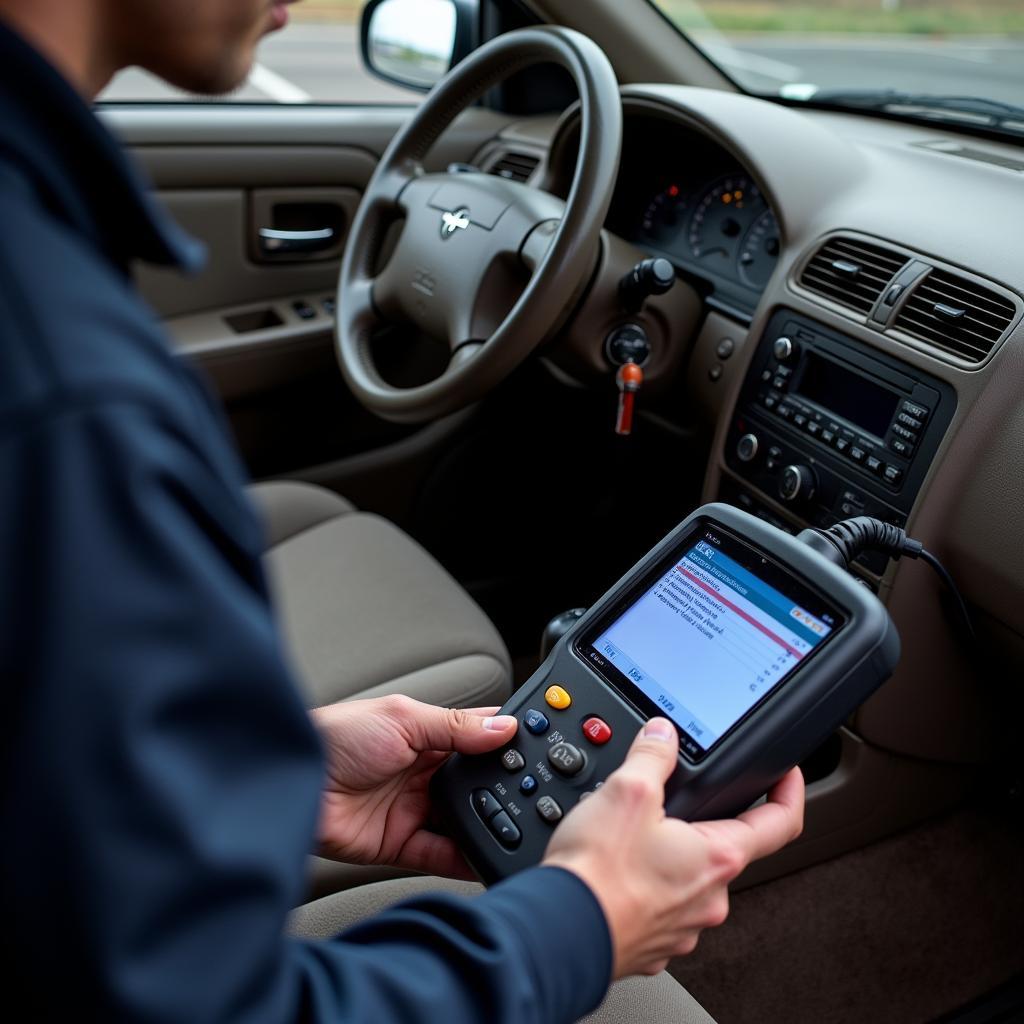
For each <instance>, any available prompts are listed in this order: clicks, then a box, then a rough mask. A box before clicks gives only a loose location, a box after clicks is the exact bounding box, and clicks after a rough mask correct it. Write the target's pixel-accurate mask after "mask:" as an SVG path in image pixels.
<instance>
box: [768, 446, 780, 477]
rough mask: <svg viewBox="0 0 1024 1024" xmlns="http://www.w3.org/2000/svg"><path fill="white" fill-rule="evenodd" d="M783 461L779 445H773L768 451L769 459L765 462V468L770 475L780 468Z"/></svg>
mask: <svg viewBox="0 0 1024 1024" xmlns="http://www.w3.org/2000/svg"><path fill="white" fill-rule="evenodd" d="M781 461H782V449H781V448H779V447H778V446H777V445H772V447H771V448H769V449H768V457H767V458H766V459H765V460H764V468H765V469H767V470H768V472H769V473H774V472H775V470H777V469H778V468H779V463H780V462H781Z"/></svg>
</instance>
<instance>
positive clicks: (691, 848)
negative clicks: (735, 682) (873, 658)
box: [544, 718, 804, 978]
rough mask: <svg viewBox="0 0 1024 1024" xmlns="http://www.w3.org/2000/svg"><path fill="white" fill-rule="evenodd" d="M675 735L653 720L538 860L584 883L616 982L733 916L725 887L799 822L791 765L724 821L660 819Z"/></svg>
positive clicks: (798, 778) (687, 947)
mask: <svg viewBox="0 0 1024 1024" xmlns="http://www.w3.org/2000/svg"><path fill="white" fill-rule="evenodd" d="M678 750H679V739H678V734H677V733H676V729H675V726H674V725H672V723H671V722H669V721H668V720H667V719H664V718H652V719H651V720H650V721H649V722H648V723H647V725H646V726H645V727H644V729H643V731H642V732H641V733H640V735H639V736H638V737H637V738H636V740H635V741H634V743H633V746H632V747H631V748H630V751H629V754H628V755H627V757H626V760H625V761H624V762H623V763H622V766H621V767H620V768H619V769H618V770H617V771H615V772H613V773H612V774H611V775H609V776H608V781H607V782H606V783H605V784H604V785H603V786H602V787H601V788H600V789H599V790H598V791H597V792H596V793H595V794H594V795H593V796H591V797H590V798H589V799H587V800H585V801H583V802H581V803H579V804H577V806H576V807H574V808H573V810H572V812H571V813H570V814H568V815H566V817H565V820H564V821H563V822H562V823H561V825H560V826H559V827H558V828H557V829H556V830H555V832H554V834H553V835H552V837H551V842H550V843H549V844H548V849H547V853H546V854H545V857H544V863H545V864H550V865H555V866H558V867H563V868H566V869H568V870H569V871H572V872H574V873H575V874H577V875H579V876H580V878H582V879H583V881H584V882H586V883H587V885H589V886H590V888H591V890H592V891H593V893H594V895H595V896H596V897H597V900H598V902H599V903H600V904H601V906H602V908H603V909H604V912H605V917H606V918H607V921H608V928H609V931H610V932H611V936H612V945H613V948H614V954H615V966H614V973H615V977H616V978H622V977H624V976H626V975H629V974H656V973H658V972H659V971H662V970H664V968H665V965H666V964H667V963H668V961H669V959H670V958H671V957H674V956H683V955H685V954H687V953H690V952H692V951H693V949H694V947H695V946H696V945H697V938H698V936H699V935H700V933H701V931H702V930H703V929H704V928H712V927H714V926H715V925H719V924H721V923H722V922H723V921H724V920H725V918H726V915H727V914H728V912H729V897H728V884H729V882H731V881H732V879H734V878H735V877H736V876H737V875H738V874H739V873H740V872H741V871H742V870H743V869H744V868H745V867H746V866H747V865H748V864H749V863H750V862H751V861H752V860H757V859H758V858H759V857H764V856H767V855H768V854H769V853H774V852H775V851H776V850H778V849H779V848H780V847H782V846H785V844H786V843H788V842H789V841H790V840H792V839H795V838H796V837H797V836H798V835H799V834H800V830H801V828H802V827H803V813H804V780H803V776H802V775H801V774H800V769H799V768H794V769H793V770H792V771H791V772H790V773H789V774H788V775H786V776H785V778H783V779H782V780H781V781H780V782H779V783H778V784H777V785H776V786H775V787H774V788H773V789H772V791H771V792H770V793H769V794H768V800H767V801H766V802H765V803H763V804H759V805H757V806H756V807H752V808H751V809H750V810H747V811H744V812H743V813H742V814H741V815H739V816H738V817H737V818H734V819H731V820H729V821H701V822H695V823H693V824H688V823H687V822H685V821H680V820H678V819H676V818H669V817H667V816H666V815H665V807H664V803H665V782H666V781H667V779H668V777H669V776H670V775H671V774H672V771H673V769H674V768H675V766H676V762H677V760H678Z"/></svg>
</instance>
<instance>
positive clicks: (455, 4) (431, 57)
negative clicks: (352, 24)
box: [360, 0, 478, 92]
mask: <svg viewBox="0 0 1024 1024" xmlns="http://www.w3.org/2000/svg"><path fill="white" fill-rule="evenodd" d="M477 6H478V0H369V3H367V4H366V6H365V7H364V8H363V14H362V22H361V25H360V47H361V51H362V57H363V63H364V64H365V65H366V67H367V68H368V69H369V70H370V71H371V72H372V73H373V74H375V75H376V76H377V77H378V78H383V79H384V80H385V81H387V82H393V83H395V84H396V85H402V86H405V87H406V88H407V89H416V90H418V91H419V92H428V91H429V90H430V89H431V88H432V87H433V86H434V85H435V83H437V82H438V81H439V80H440V79H441V78H443V77H444V75H445V74H446V73H447V72H448V69H449V68H451V67H453V66H454V65H455V64H457V63H458V62H459V61H460V60H462V58H463V57H465V56H466V54H468V53H469V52H470V51H471V50H472V49H473V47H474V45H475V44H476V25H477V17H476V15H477Z"/></svg>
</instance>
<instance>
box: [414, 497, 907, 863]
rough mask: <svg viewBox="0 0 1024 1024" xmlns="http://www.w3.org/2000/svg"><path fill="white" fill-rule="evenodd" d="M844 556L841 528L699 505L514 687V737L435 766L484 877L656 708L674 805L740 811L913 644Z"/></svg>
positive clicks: (536, 836)
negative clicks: (666, 742) (789, 529)
mask: <svg viewBox="0 0 1024 1024" xmlns="http://www.w3.org/2000/svg"><path fill="white" fill-rule="evenodd" d="M842 564H843V559H842V558H838V557H834V556H833V551H832V550H831V547H830V543H829V542H828V541H827V538H826V537H825V535H822V534H815V535H814V536H811V535H810V534H809V532H808V536H807V542H805V541H804V540H803V539H802V538H801V539H798V538H796V537H792V536H790V535H789V534H787V533H784V532H783V531H781V530H778V529H776V528H775V527H773V526H770V525H768V524H767V523H764V522H762V521H761V520H759V519H756V518H754V517H753V516H750V515H748V514H747V513H745V512H742V511H740V510H738V509H735V508H733V507H731V506H728V505H721V504H711V505H705V506H703V507H702V508H699V509H697V510H696V511H695V512H694V513H693V514H692V515H690V516H689V517H688V518H687V519H686V520H684V521H683V522H682V523H681V524H680V525H679V526H678V527H677V528H676V529H675V530H674V531H673V532H672V533H671V534H669V535H668V536H667V537H666V538H665V539H664V540H663V541H662V542H661V543H660V544H659V545H658V546H657V547H655V548H654V549H653V550H652V551H650V552H649V553H648V554H647V555H646V556H645V557H644V558H643V559H641V560H640V562H638V563H637V565H635V566H634V567H633V568H632V569H631V570H630V571H629V572H628V573H626V575H625V576H624V577H623V578H622V579H621V580H619V582H618V583H616V584H615V586H614V587H612V588H611V589H610V590H609V591H608V592H607V593H606V594H605V595H604V596H603V597H602V598H601V599H600V600H599V601H598V602H597V603H596V604H595V605H594V606H593V607H592V608H590V609H589V610H588V611H587V612H586V614H585V615H583V617H582V618H580V619H579V621H578V622H577V623H576V625H575V626H573V628H572V629H571V630H569V632H568V633H566V635H565V636H563V637H562V639H561V640H559V641H558V643H557V644H556V645H555V646H554V648H553V649H552V650H551V652H550V654H549V655H548V657H547V658H545V660H544V662H543V664H542V665H541V666H540V668H539V669H538V670H537V671H536V672H535V673H534V674H533V676H532V677H531V678H530V679H529V680H528V681H527V682H526V683H525V684H524V685H523V686H522V687H520V689H519V690H517V691H516V692H515V693H514V694H513V695H512V697H511V698H510V699H509V701H508V702H507V703H506V704H505V706H504V707H503V708H502V714H509V715H514V716H515V717H516V718H517V719H518V720H519V723H520V724H519V730H518V732H517V734H516V736H515V738H514V739H513V740H512V742H511V743H510V744H508V745H507V746H505V747H504V748H502V749H500V750H498V751H496V752H494V753H489V754H483V755H477V756H466V755H458V754H457V755H455V756H453V757H452V758H451V759H450V760H449V761H448V762H447V763H446V764H445V765H444V766H443V767H442V768H441V769H440V770H439V771H438V773H437V774H436V776H435V777H434V780H433V784H432V788H433V798H434V799H433V802H434V806H435V807H436V808H437V809H438V812H439V814H440V815H441V817H442V819H443V821H444V824H445V825H446V827H447V828H448V830H449V831H450V832H451V834H452V835H453V836H454V837H455V839H456V841H457V842H458V843H459V845H460V848H461V849H462V851H463V852H464V854H465V855H466V857H467V859H468V860H469V861H470V863H471V864H472V866H473V868H474V869H475V870H476V872H477V873H478V874H479V875H480V877H481V878H482V879H483V880H484V881H486V882H491V881H495V880H497V879H500V878H503V877H505V876H507V875H509V874H512V873H513V872H515V871H519V870H521V869H523V868H525V867H529V866H531V865H533V864H536V863H538V862H539V861H540V860H541V859H542V857H543V854H544V850H545V848H546V846H547V843H548V839H549V838H550V835H551V831H552V829H553V827H554V826H555V825H556V824H557V823H558V821H559V820H560V819H561V818H562V817H563V816H564V815H565V814H567V813H568V812H569V811H570V810H571V809H572V808H573V807H574V806H575V804H576V803H577V801H579V800H581V799H584V798H585V797H586V796H587V795H588V794H590V793H592V792H593V791H594V790H595V789H597V788H599V787H600V786H601V785H602V784H603V782H604V780H605V779H606V778H607V776H608V775H609V774H610V773H611V772H613V771H614V770H615V769H616V768H617V767H618V766H619V764H621V762H622V760H623V759H624V757H625V755H626V752H627V750H628V748H629V746H630V744H631V743H632V741H633V739H634V738H635V736H636V734H637V732H638V731H639V729H640V727H641V726H642V725H643V723H644V722H645V721H646V720H647V719H648V718H650V717H652V716H654V715H663V716H665V717H666V718H669V719H671V720H672V722H674V723H675V726H676V729H677V730H678V733H679V759H678V765H677V767H676V770H675V772H674V773H673V775H672V777H671V778H670V779H669V782H668V784H667V785H666V802H665V809H666V812H667V813H668V814H671V815H674V816H676V817H679V818H684V819H687V820H706V819H710V818H720V817H727V816H731V815H734V814H736V813H738V812H740V811H741V810H743V809H744V808H745V807H747V806H749V805H750V804H751V803H753V801H755V800H756V799H758V798H759V797H761V796H762V795H764V793H766V792H767V791H768V789H770V788H771V786H772V785H773V784H774V783H775V782H776V781H778V779H780V778H781V777H782V776H783V775H784V774H785V773H786V772H787V771H788V770H789V769H790V768H791V767H792V766H793V765H794V764H797V763H798V762H800V761H801V760H802V759H803V758H805V757H806V756H807V755H808V754H810V753H811V752H812V751H813V750H814V749H815V748H816V747H818V746H819V745H820V744H821V743H822V742H823V741H824V740H825V739H826V738H827V737H828V736H829V735H830V734H831V733H832V732H833V731H834V730H835V729H836V728H837V727H838V726H839V725H840V723H842V722H843V720H844V719H845V718H846V717H847V716H848V715H849V714H850V713H851V712H852V711H853V710H854V709H855V708H856V707H857V706H858V705H859V704H861V703H862V702H863V701H864V700H865V699H866V698H867V697H868V696H869V695H870V694H871V693H872V692H873V691H874V690H875V689H877V688H878V687H879V686H880V685H881V684H882V683H883V682H884V681H885V680H886V679H887V678H888V677H889V675H890V674H891V673H892V671H893V669H894V667H895V665H896V662H897V660H898V658H899V637H898V636H897V633H896V629H895V627H894V626H893V623H892V621H891V619H890V618H889V615H888V613H887V612H886V610H885V607H884V606H883V605H882V603H881V602H880V601H879V600H878V598H877V597H875V595H874V594H873V593H872V592H871V591H870V590H869V589H868V588H866V587H865V586H863V585H862V584H861V583H859V582H858V581H857V580H856V579H855V578H854V577H853V576H851V575H850V574H849V573H847V572H846V571H844V569H843V568H841V567H840V566H841V565H842Z"/></svg>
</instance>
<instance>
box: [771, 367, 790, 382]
mask: <svg viewBox="0 0 1024 1024" xmlns="http://www.w3.org/2000/svg"><path fill="white" fill-rule="evenodd" d="M775 372H776V373H777V374H778V375H779V376H780V377H781V378H782V379H783V380H789V378H790V377H792V376H793V367H792V366H777V367H776V368H775Z"/></svg>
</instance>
